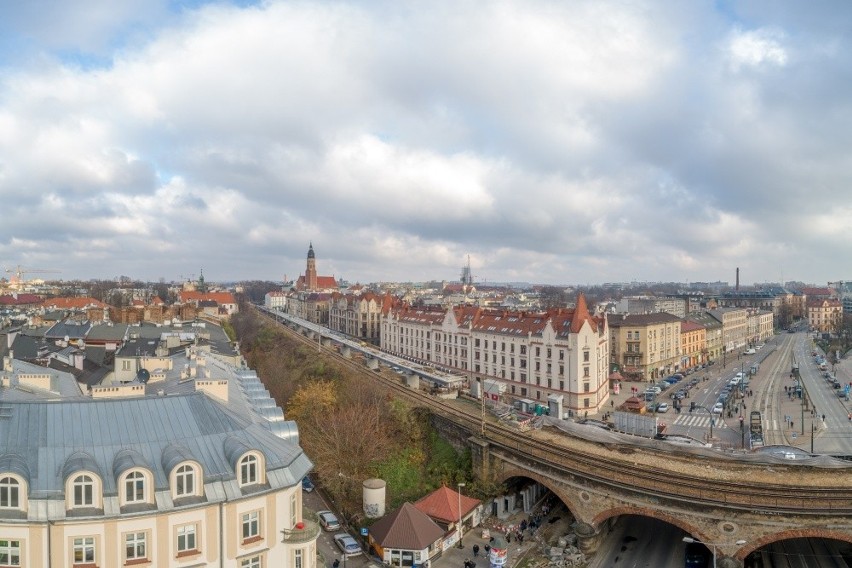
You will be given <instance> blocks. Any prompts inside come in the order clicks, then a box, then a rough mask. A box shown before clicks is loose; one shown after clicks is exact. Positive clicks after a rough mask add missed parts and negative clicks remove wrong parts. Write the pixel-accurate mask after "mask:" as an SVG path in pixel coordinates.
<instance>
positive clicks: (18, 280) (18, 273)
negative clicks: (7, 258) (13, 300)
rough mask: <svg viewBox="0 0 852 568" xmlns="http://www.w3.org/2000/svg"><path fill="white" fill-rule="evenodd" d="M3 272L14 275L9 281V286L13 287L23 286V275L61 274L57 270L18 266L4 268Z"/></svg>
mask: <svg viewBox="0 0 852 568" xmlns="http://www.w3.org/2000/svg"><path fill="white" fill-rule="evenodd" d="M5 270H6V272H8V273H10V274H14V276H12V278H10V280H9V285H10V286H13V287H16V286H23V284H24V274H58V273H59V272H61V271H59V270H50V269H45V268H26V267H24V266H21V265H20V264H19V265H18V266H16V267H15V268H6V269H5Z"/></svg>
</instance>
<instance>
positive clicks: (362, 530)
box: [361, 527, 368, 536]
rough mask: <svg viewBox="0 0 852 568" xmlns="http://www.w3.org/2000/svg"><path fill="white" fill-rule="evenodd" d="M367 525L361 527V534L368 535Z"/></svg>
mask: <svg viewBox="0 0 852 568" xmlns="http://www.w3.org/2000/svg"><path fill="white" fill-rule="evenodd" d="M367 533H368V531H367V527H361V536H367Z"/></svg>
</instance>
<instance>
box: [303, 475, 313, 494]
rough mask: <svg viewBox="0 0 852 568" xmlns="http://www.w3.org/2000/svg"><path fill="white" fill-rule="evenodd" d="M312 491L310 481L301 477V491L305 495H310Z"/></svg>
mask: <svg viewBox="0 0 852 568" xmlns="http://www.w3.org/2000/svg"><path fill="white" fill-rule="evenodd" d="M313 490H314V484H313V482H312V481H311V480H310V479H308V477H307V476H305V477H303V478H302V491H304V492H306V493H310V492H311V491H313Z"/></svg>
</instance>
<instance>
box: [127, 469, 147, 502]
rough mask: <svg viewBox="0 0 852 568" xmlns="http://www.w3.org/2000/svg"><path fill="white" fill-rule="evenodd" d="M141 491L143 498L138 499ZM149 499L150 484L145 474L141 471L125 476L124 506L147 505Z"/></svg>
mask: <svg viewBox="0 0 852 568" xmlns="http://www.w3.org/2000/svg"><path fill="white" fill-rule="evenodd" d="M140 489H141V493H142V496H141V498H140V497H138V493H139V490H140ZM147 497H148V483H147V479H145V474H144V473H142V472H141V471H139V470H134V471H131V472H130V473H128V474H127V475H126V476H124V504H125V505H133V504H136V503H145V502H146V501H147Z"/></svg>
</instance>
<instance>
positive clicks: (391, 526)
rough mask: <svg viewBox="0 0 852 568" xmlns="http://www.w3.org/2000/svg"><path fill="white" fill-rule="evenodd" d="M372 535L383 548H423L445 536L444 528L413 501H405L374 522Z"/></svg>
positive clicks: (371, 529) (371, 530) (371, 528)
mask: <svg viewBox="0 0 852 568" xmlns="http://www.w3.org/2000/svg"><path fill="white" fill-rule="evenodd" d="M370 535H372V537H373V539H374V540H375V541H376V542H378V543H379V545H380V546H381V547H382V548H395V549H400V550H423V549H425V548H429V545H431V544H433V543H434V542H435V541H437V540H438V539H440V538H441V537H442V536H444V529H442V528H441V527H439V526H438V525H437V524H436V523H435V521H433V520H432V519H430V518H429V517H428V516H427V515H426V513H424V512H423V511H421V510H419V509H418V508H417V507H415V506H414V505H412V504H411V503H403V505H402V507H400V508H399V509H397V510H396V511H394V512H393V513H390V514H388V515H385V516H384V517H382V518H381V519H380V520H379V521H377V522H376V523H374V524H373V526H372V527H370Z"/></svg>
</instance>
